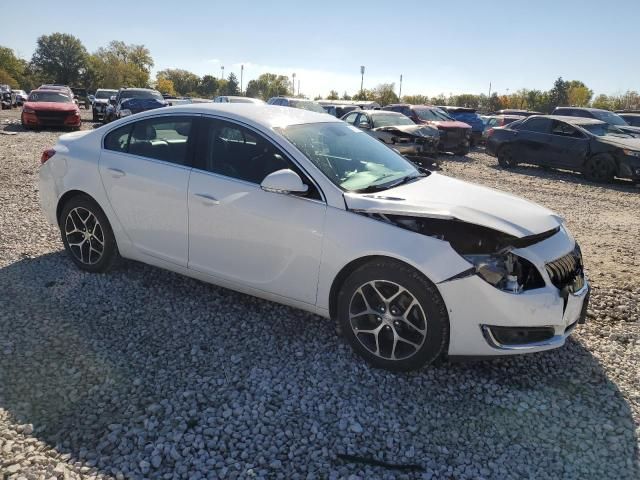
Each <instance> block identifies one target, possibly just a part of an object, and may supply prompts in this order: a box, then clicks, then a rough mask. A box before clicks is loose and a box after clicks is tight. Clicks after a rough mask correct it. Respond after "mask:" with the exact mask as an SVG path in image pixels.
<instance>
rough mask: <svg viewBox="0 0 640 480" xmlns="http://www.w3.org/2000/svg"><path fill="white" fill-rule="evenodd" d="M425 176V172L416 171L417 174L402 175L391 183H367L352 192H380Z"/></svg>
mask: <svg viewBox="0 0 640 480" xmlns="http://www.w3.org/2000/svg"><path fill="white" fill-rule="evenodd" d="M385 176H386V175H385ZM385 176H383V177H381V178H384V177H385ZM426 176H427V174H426V173H417V174H414V175H407V176H405V177H402V178H401V179H400V180H398V181H397V182H393V183H376V184H374V185H369V186H367V187H364V188H361V189H359V190H354V191H353V192H354V193H373V192H381V191H382V190H388V189H390V188H393V187H397V186H399V185H404V184H405V183H409V182H411V181H413V180H416V179H418V178H423V177H426ZM378 180H380V179H378Z"/></svg>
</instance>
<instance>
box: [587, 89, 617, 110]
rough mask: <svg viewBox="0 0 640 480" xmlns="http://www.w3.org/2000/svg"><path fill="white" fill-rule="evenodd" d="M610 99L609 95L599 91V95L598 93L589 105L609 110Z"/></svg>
mask: <svg viewBox="0 0 640 480" xmlns="http://www.w3.org/2000/svg"><path fill="white" fill-rule="evenodd" d="M611 103H612V102H611V100H610V99H609V97H608V96H607V95H605V94H604V93H601V94H600V95H598V96H597V97H596V98H595V99H594V100H593V102H592V103H591V106H592V107H593V108H601V109H603V110H611Z"/></svg>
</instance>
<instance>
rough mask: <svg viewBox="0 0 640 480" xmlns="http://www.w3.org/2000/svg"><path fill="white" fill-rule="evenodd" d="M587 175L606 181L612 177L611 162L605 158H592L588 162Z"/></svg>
mask: <svg viewBox="0 0 640 480" xmlns="http://www.w3.org/2000/svg"><path fill="white" fill-rule="evenodd" d="M586 167H587V168H586V169H587V172H586V173H587V176H588V177H589V178H592V179H594V180H598V181H605V180H608V179H609V178H610V177H611V167H610V165H609V162H608V161H607V160H605V159H603V158H592V159H591V160H590V161H589V162H587V166H586Z"/></svg>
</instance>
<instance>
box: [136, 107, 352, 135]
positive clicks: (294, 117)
mask: <svg viewBox="0 0 640 480" xmlns="http://www.w3.org/2000/svg"><path fill="white" fill-rule="evenodd" d="M159 110H162V112H160V111H159ZM168 112H171V113H175V114H179V113H192V114H193V113H202V114H209V115H216V114H218V115H222V116H226V117H228V118H230V119H234V120H237V121H240V122H245V123H249V124H254V125H260V126H263V127H266V128H268V129H271V128H274V127H287V126H289V125H301V124H306V123H319V122H324V123H327V122H335V123H343V122H342V120H340V119H338V118H336V117H334V116H332V115H329V114H328V113H317V112H312V111H310V110H304V109H300V108H291V107H281V106H278V105H268V104H266V103H265V104H259V103H192V104H189V105H177V106H174V107H165V108H162V109H155V110H149V111H147V112H144V113H142V114H139V115H140V118H143V117H146V116H152V115H157V114H158V113H168ZM125 118H131V117H125Z"/></svg>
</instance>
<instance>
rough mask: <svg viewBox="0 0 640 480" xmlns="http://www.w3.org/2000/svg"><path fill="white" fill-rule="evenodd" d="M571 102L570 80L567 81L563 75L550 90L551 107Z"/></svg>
mask: <svg viewBox="0 0 640 480" xmlns="http://www.w3.org/2000/svg"><path fill="white" fill-rule="evenodd" d="M568 103H569V82H565V81H564V80H563V79H562V77H558V79H557V80H556V81H555V83H554V84H553V88H552V89H551V90H549V107H550V108H551V109H554V108H556V107H561V106H566V105H567V104H568Z"/></svg>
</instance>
